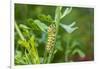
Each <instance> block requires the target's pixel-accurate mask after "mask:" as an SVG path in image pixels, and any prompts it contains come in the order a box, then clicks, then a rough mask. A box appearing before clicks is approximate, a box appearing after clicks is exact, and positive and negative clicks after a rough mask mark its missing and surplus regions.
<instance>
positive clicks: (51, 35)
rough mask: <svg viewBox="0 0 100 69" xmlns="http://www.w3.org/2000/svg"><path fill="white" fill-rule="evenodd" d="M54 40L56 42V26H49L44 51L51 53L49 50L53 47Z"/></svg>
mask: <svg viewBox="0 0 100 69" xmlns="http://www.w3.org/2000/svg"><path fill="white" fill-rule="evenodd" d="M55 40H56V25H55V24H51V25H50V26H49V27H48V42H47V46H46V50H47V52H48V53H50V52H51V49H52V48H53V46H54V45H55Z"/></svg>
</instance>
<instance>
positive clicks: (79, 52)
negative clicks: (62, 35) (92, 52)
mask: <svg viewBox="0 0 100 69" xmlns="http://www.w3.org/2000/svg"><path fill="white" fill-rule="evenodd" d="M76 53H77V54H79V56H80V57H85V53H84V52H83V51H82V50H80V49H79V48H75V49H74V50H73V51H72V54H71V55H75V54H76Z"/></svg>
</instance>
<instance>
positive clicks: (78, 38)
mask: <svg viewBox="0 0 100 69" xmlns="http://www.w3.org/2000/svg"><path fill="white" fill-rule="evenodd" d="M14 6H15V8H14V10H15V14H14V15H15V21H16V22H17V24H25V25H27V26H28V27H29V25H28V19H30V18H31V19H33V20H35V19H38V20H40V21H41V22H43V23H44V24H46V25H47V26H49V25H50V24H51V23H50V22H51V21H52V20H53V19H54V17H55V16H54V15H55V9H56V6H48V5H31V4H15V5H14ZM66 7H70V6H64V7H63V10H64V9H65V8H66ZM63 10H62V12H63ZM43 15H44V18H43ZM48 15H49V16H50V17H49V20H47V19H46V16H48ZM73 21H76V25H75V26H77V27H78V29H77V30H75V31H74V32H73V33H71V34H70V36H71V38H70V45H72V44H73V43H75V42H76V43H77V45H78V47H79V48H81V50H82V51H83V52H84V53H85V57H83V58H81V57H80V56H79V55H78V54H75V55H73V56H71V57H70V58H69V59H71V60H73V61H91V60H93V59H94V9H93V8H88V7H72V11H71V12H70V13H69V14H68V15H67V16H65V17H64V18H63V19H62V20H61V23H62V24H66V25H69V24H71V23H72V22H73ZM33 31H34V32H33ZM30 34H34V35H35V42H36V44H35V45H36V46H37V48H38V53H39V57H41V58H42V57H43V53H44V49H45V45H46V42H47V35H46V33H45V32H42V31H39V30H34V29H33V30H32V31H31V33H30ZM18 39H19V36H18V35H17V32H16V31H15V56H16V50H19V51H21V49H20V47H19V45H18V44H17V41H18ZM67 41H68V33H67V32H66V31H65V30H64V29H63V28H62V27H60V28H59V33H58V35H57V42H56V48H57V50H58V51H57V53H56V54H55V56H54V59H53V61H52V63H59V62H65V59H66V58H65V54H64V53H65V51H66V49H65V47H66V45H67ZM16 64H17V63H16Z"/></svg>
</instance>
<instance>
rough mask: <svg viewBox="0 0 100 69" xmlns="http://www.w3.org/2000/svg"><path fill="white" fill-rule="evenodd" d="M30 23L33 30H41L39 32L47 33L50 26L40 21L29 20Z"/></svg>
mask: <svg viewBox="0 0 100 69" xmlns="http://www.w3.org/2000/svg"><path fill="white" fill-rule="evenodd" d="M28 23H29V26H31V28H32V29H33V30H39V31H43V32H46V30H47V28H48V26H47V25H46V24H44V23H42V22H41V21H40V20H33V19H28Z"/></svg>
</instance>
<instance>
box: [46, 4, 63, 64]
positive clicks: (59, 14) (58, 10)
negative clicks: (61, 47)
mask: <svg viewBox="0 0 100 69" xmlns="http://www.w3.org/2000/svg"><path fill="white" fill-rule="evenodd" d="M61 9H62V7H60V6H58V7H57V8H56V11H55V24H56V37H55V39H57V34H58V29H59V23H60V16H61ZM55 43H56V40H55ZM54 50H55V47H53V48H52V50H51V53H49V56H48V59H47V63H50V62H51V61H52V59H53V56H54V54H53V53H54Z"/></svg>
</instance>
